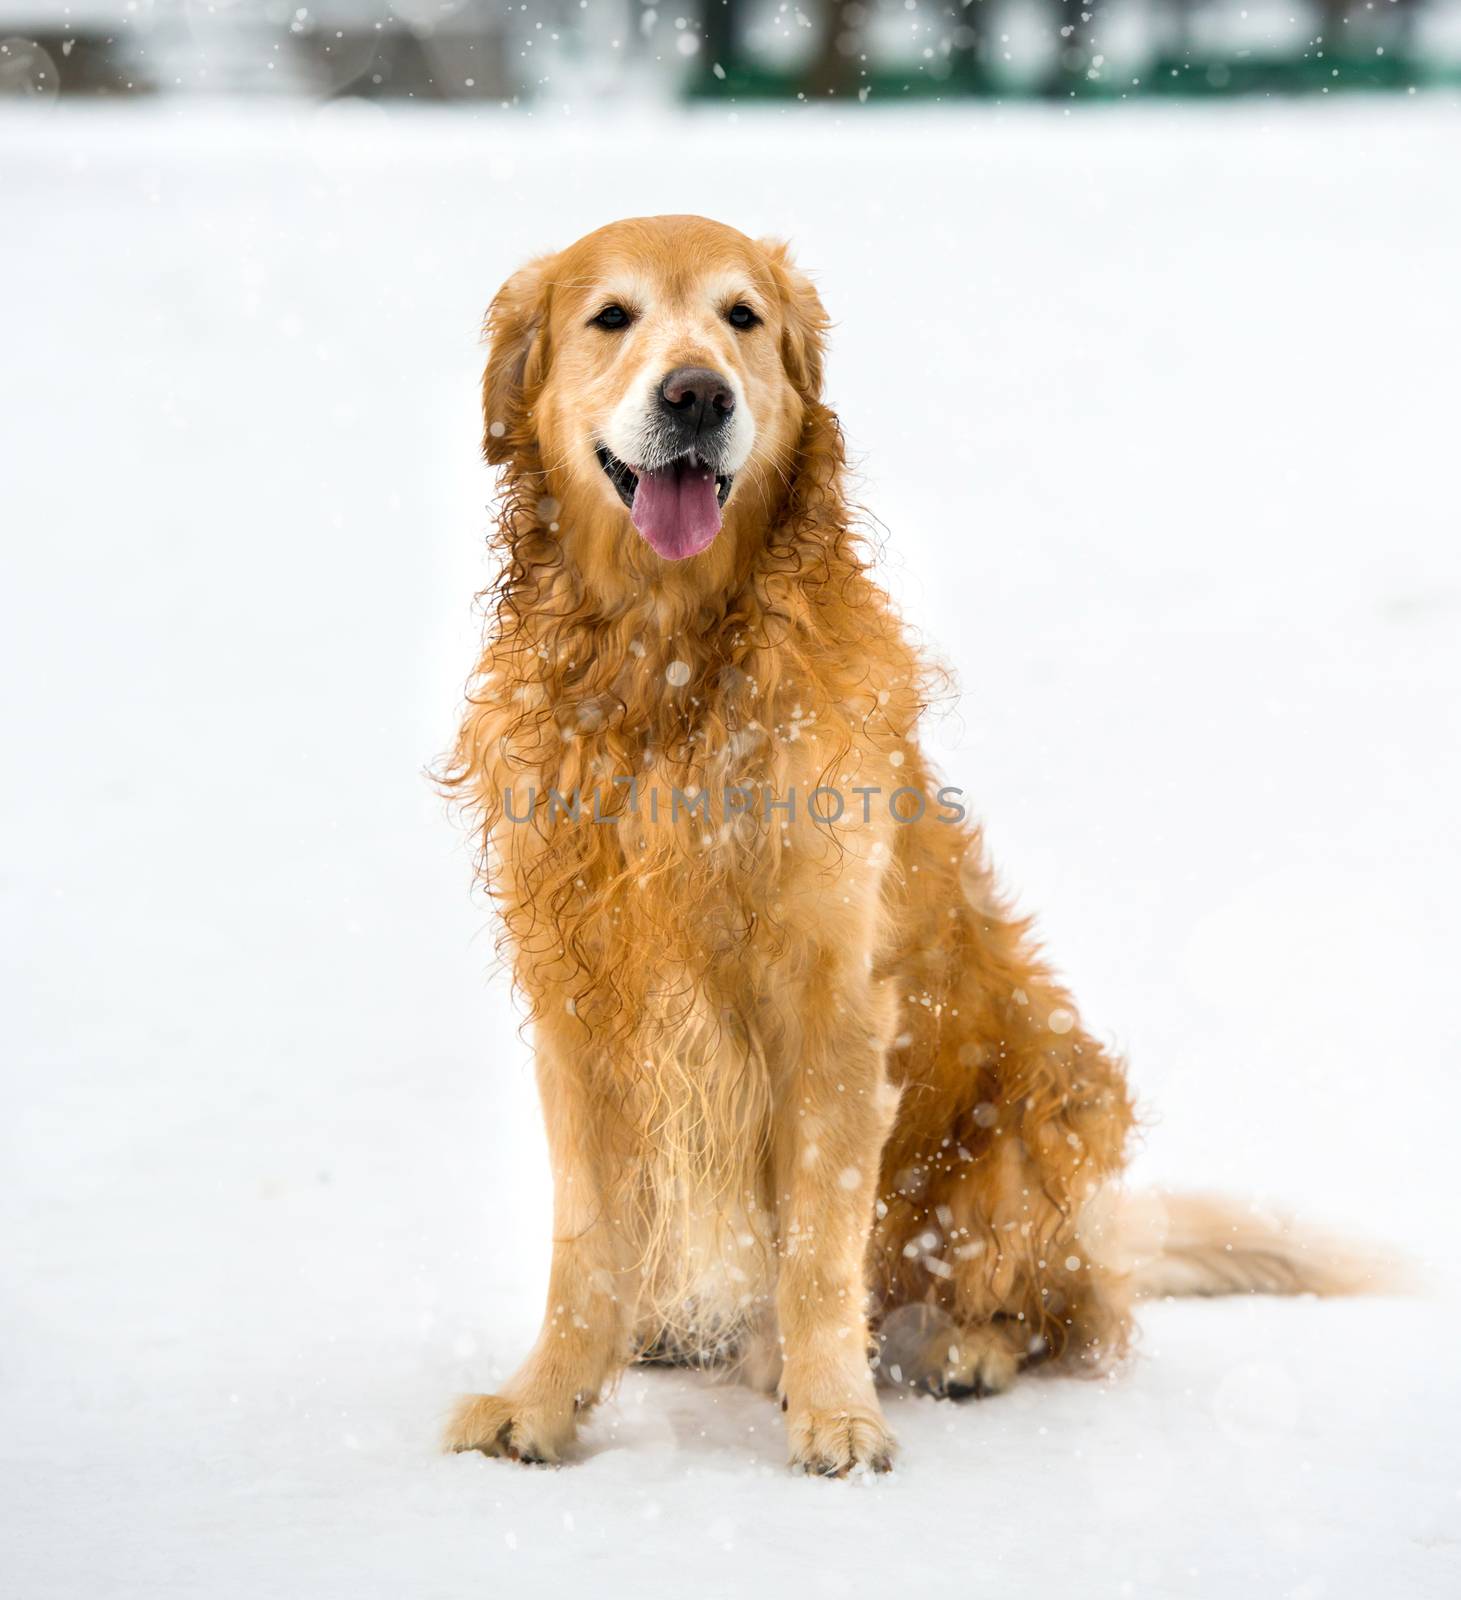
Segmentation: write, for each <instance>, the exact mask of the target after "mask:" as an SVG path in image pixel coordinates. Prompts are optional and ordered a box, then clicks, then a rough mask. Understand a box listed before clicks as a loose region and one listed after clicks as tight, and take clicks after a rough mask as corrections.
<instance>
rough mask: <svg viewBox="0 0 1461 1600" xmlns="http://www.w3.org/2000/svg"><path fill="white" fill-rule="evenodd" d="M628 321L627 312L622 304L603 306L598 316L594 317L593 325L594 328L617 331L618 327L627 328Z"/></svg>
mask: <svg viewBox="0 0 1461 1600" xmlns="http://www.w3.org/2000/svg"><path fill="white" fill-rule="evenodd" d="M629 322H630V317H629V313H628V312H627V311H626V310H625V309H624V307H623V306H605V307H604V309H603V310H602V311H601V312H599V314H598V316H596V317H595V318H594V320H593V326H594V327H596V328H608V329H609V330H610V331H611V332H617V331H618V330H619V329H620V328H627V327H628V326H629Z"/></svg>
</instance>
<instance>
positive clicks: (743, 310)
mask: <svg viewBox="0 0 1461 1600" xmlns="http://www.w3.org/2000/svg"><path fill="white" fill-rule="evenodd" d="M725 320H726V321H727V322H728V323H730V325H731V327H733V328H754V327H755V326H756V325H757V323H759V322H760V320H761V319H760V317H758V316H757V315H756V313H755V312H754V311H752V310H751V308H750V306H748V305H746V304H744V302H742V303H741V304H738V305H733V306H732V307H731V308H730V310H729V311H727V312H726V314H725Z"/></svg>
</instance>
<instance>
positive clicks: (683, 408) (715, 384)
mask: <svg viewBox="0 0 1461 1600" xmlns="http://www.w3.org/2000/svg"><path fill="white" fill-rule="evenodd" d="M659 397H660V405H661V406H662V407H663V409H664V410H665V411H667V412H668V413H669V414H670V416H672V417H673V418H674V419H675V422H676V423H677V424H678V426H679V429H680V432H681V434H682V435H683V437H684V438H685V440H686V442H687V443H688V442H690V441H693V440H694V439H695V438H696V437H698V436H699V435H700V434H702V433H710V432H712V431H714V430H715V429H716V428H718V427H720V426H721V424H722V423H724V422H725V421H726V420H727V419H728V418H729V416H730V414H731V412H732V411H734V410H735V408H736V397H735V395H734V394H733V393H732V391H731V386H730V381H729V379H727V378H723V377H722V376H721V375H720V373H718V372H712V371H711V370H710V368H709V367H676V368H675V370H674V371H673V372H670V373H666V375H665V379H664V382H663V383H661V384H660V386H659Z"/></svg>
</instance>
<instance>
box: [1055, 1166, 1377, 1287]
mask: <svg viewBox="0 0 1461 1600" xmlns="http://www.w3.org/2000/svg"><path fill="white" fill-rule="evenodd" d="M1081 1236H1082V1238H1083V1240H1085V1242H1086V1244H1087V1248H1088V1251H1089V1253H1090V1254H1091V1256H1092V1258H1093V1259H1094V1260H1096V1261H1097V1262H1100V1263H1101V1264H1103V1265H1106V1266H1108V1267H1109V1268H1111V1269H1112V1270H1113V1271H1116V1272H1118V1273H1120V1274H1121V1275H1122V1276H1124V1277H1125V1278H1126V1280H1127V1283H1128V1284H1129V1285H1130V1288H1131V1290H1132V1292H1133V1294H1134V1295H1135V1297H1136V1298H1137V1299H1138V1300H1155V1299H1161V1298H1163V1297H1164V1296H1170V1295H1220V1294H1318V1295H1350V1294H1387V1293H1396V1292H1400V1291H1402V1290H1404V1289H1406V1288H1408V1287H1409V1283H1408V1279H1407V1275H1406V1273H1405V1271H1404V1269H1403V1267H1402V1266H1401V1264H1400V1263H1399V1262H1398V1261H1396V1260H1395V1259H1394V1258H1387V1257H1386V1256H1384V1255H1383V1254H1382V1253H1381V1252H1379V1251H1377V1250H1374V1249H1370V1248H1366V1247H1364V1246H1362V1245H1358V1244H1355V1243H1352V1242H1349V1241H1346V1240H1343V1239H1340V1238H1337V1237H1336V1236H1334V1235H1332V1234H1329V1233H1325V1232H1323V1231H1321V1230H1318V1229H1315V1228H1311V1227H1308V1226H1304V1225H1301V1224H1298V1223H1295V1222H1293V1221H1292V1220H1290V1219H1288V1218H1286V1217H1283V1216H1281V1215H1277V1214H1275V1213H1273V1212H1269V1211H1266V1210H1264V1209H1263V1208H1261V1207H1259V1206H1256V1205H1244V1204H1243V1203H1241V1202H1239V1201H1234V1200H1225V1199H1222V1198H1220V1197H1218V1196H1214V1195H1204V1194H1168V1193H1165V1192H1162V1193H1158V1192H1147V1193H1141V1194H1125V1193H1123V1194H1119V1195H1115V1196H1111V1197H1109V1199H1108V1201H1107V1203H1106V1204H1104V1205H1098V1206H1097V1207H1096V1215H1095V1216H1094V1217H1093V1218H1092V1219H1091V1225H1090V1227H1089V1229H1088V1228H1087V1225H1086V1224H1085V1223H1084V1222H1083V1223H1082V1228H1081Z"/></svg>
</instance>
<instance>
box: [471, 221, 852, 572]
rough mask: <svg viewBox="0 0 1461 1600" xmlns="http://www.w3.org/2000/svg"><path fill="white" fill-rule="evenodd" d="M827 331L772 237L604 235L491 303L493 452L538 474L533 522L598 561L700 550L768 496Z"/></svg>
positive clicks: (652, 230)
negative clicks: (540, 506) (542, 506)
mask: <svg viewBox="0 0 1461 1600" xmlns="http://www.w3.org/2000/svg"><path fill="white" fill-rule="evenodd" d="M825 326H826V315H825V313H824V312H823V310H822V306H821V303H820V301H819V300H818V299H817V295H816V292H815V290H813V288H812V286H811V284H810V283H809V282H808V281H807V279H806V278H805V277H803V276H802V274H801V273H799V272H798V271H797V270H796V269H795V268H794V267H793V266H792V265H791V263H790V261H789V259H788V257H787V253H786V249H785V246H783V245H781V244H778V243H768V242H758V241H756V240H753V239H748V238H747V237H746V236H745V235H744V234H740V233H737V232H736V231H735V229H733V228H728V227H725V226H723V225H722V224H720V223H716V222H709V221H706V220H705V219H704V218H702V217H647V218H637V219H634V220H630V221H626V222H616V223H613V224H611V225H610V226H608V227H606V228H600V229H599V230H598V231H597V232H595V233H591V234H589V235H588V236H587V237H586V238H583V239H580V240H579V241H578V243H577V244H575V245H571V246H570V247H569V248H568V249H566V250H564V251H561V252H560V253H559V254H557V255H553V256H546V257H543V258H541V259H539V260H537V261H534V262H532V263H530V264H529V265H528V266H526V267H524V268H523V269H522V270H521V271H520V272H518V273H516V274H515V275H514V276H513V277H512V278H510V279H509V280H508V282H507V283H506V284H504V285H503V287H502V289H501V290H500V291H499V293H498V295H497V297H496V299H495V300H494V301H493V302H492V308H491V310H490V312H489V313H488V321H487V328H488V336H489V341H490V353H489V356H488V362H487V372H486V377H485V379H484V381H483V410H484V421H485V428H486V431H485V436H484V447H485V451H486V455H487V459H488V460H489V461H492V462H509V461H515V462H517V463H519V464H520V465H525V466H530V470H533V471H541V472H542V473H543V475H544V480H545V481H544V482H543V490H542V497H543V499H544V500H545V501H546V502H547V505H548V510H549V512H554V511H556V513H557V514H556V516H552V517H550V518H548V519H545V520H548V521H550V523H554V524H556V530H555V531H558V530H561V532H562V535H563V537H564V538H565V539H571V540H575V541H580V543H581V546H590V545H596V546H597V547H598V548H597V553H598V555H599V556H600V557H601V558H603V559H606V560H608V561H614V560H617V561H619V562H621V563H627V564H628V565H629V566H630V567H632V568H635V569H638V568H640V566H641V562H642V561H650V555H649V553H650V552H652V553H653V560H652V561H651V562H650V564H651V565H655V564H660V563H664V562H684V561H688V560H689V559H690V558H691V557H699V556H702V554H703V553H704V552H707V551H709V550H710V547H711V546H712V545H713V544H715V543H716V541H717V539H718V537H719V536H720V535H721V532H722V524H725V525H726V527H727V528H728V529H732V530H734V529H736V528H740V529H742V530H746V529H753V528H757V527H761V528H764V526H765V523H766V520H767V517H768V515H769V513H770V512H771V511H772V509H773V508H774V506H775V505H776V504H778V503H779V500H780V498H781V486H782V485H783V484H784V483H785V480H786V476H787V469H788V465H789V462H790V460H791V457H792V455H793V452H794V446H795V444H796V440H797V438H798V435H799V433H800V430H801V427H802V423H803V419H804V417H805V414H806V408H807V406H808V405H809V404H810V403H812V402H814V401H815V400H816V399H817V398H818V395H819V393H820V388H821V380H822V336H823V332H824V329H825ZM732 543H734V541H733V540H726V539H721V540H720V544H721V547H722V548H721V550H720V551H719V552H718V553H717V557H716V564H722V563H723V562H724V560H725V559H727V552H726V550H725V546H726V545H728V544H732ZM588 553H589V552H588V550H587V549H583V548H581V549H580V554H581V555H582V554H588Z"/></svg>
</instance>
